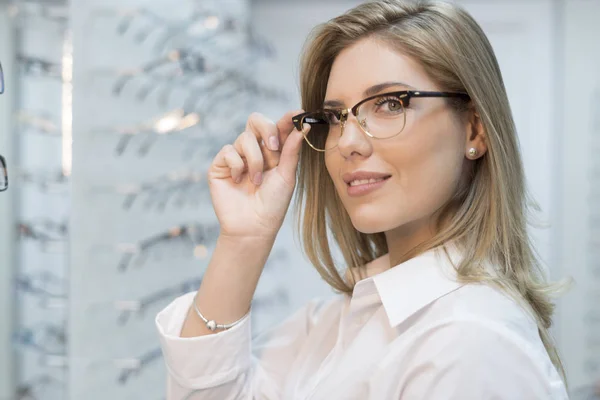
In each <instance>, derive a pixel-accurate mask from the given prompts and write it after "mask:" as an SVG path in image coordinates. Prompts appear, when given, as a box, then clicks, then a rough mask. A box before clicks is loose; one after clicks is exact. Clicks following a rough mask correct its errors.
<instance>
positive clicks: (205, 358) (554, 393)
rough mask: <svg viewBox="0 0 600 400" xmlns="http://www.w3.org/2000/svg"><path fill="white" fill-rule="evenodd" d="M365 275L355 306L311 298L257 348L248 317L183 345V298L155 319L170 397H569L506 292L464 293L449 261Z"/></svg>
mask: <svg viewBox="0 0 600 400" xmlns="http://www.w3.org/2000/svg"><path fill="white" fill-rule="evenodd" d="M456 254H457V253H456V251H454V252H453V253H452V259H453V260H454V261H455V262H456V261H457V259H456V258H455V257H456ZM366 270H367V271H368V273H367V277H365V278H364V279H362V280H360V281H359V282H357V284H356V286H355V288H354V292H353V294H352V296H349V295H346V294H340V295H335V296H334V297H332V298H316V299H313V300H312V301H310V302H309V303H308V304H307V305H306V306H304V307H302V308H301V309H300V310H298V311H297V312H295V313H294V314H293V315H291V316H290V317H289V318H287V319H286V320H285V321H284V322H283V323H281V324H280V325H278V326H276V327H274V328H272V329H270V330H268V331H266V332H263V333H262V334H261V335H259V336H258V337H257V338H256V339H255V340H254V341H252V339H251V327H250V323H251V319H250V315H248V316H247V317H246V318H244V320H243V321H242V322H241V323H240V324H238V325H236V326H234V327H233V328H231V329H229V330H226V331H222V332H219V333H216V334H212V335H207V336H200V337H196V338H181V337H179V334H180V332H181V328H182V326H183V321H184V320H185V317H186V314H187V312H188V309H189V307H190V305H191V302H192V298H193V296H194V293H188V294H186V295H184V296H182V297H179V298H177V299H176V300H175V301H173V302H172V303H171V304H170V305H169V306H167V307H166V308H165V309H164V310H163V311H161V312H160V313H159V314H158V316H157V317H156V326H157V328H158V331H159V335H160V340H161V346H162V349H163V353H164V358H165V362H166V365H167V370H168V380H167V392H168V397H167V398H168V399H169V400H180V399H192V400H200V399H214V400H228V399H231V400H233V399H247V400H250V399H257V400H263V399H264V400H277V399H282V400H301V399H302V400H304V399H311V400H337V399H343V400H388V399H403V400H413V399H423V400H437V399H442V400H471V399H472V400H484V399H490V400H491V399H495V400H536V399H543V400H554V399H567V398H568V396H567V392H566V390H565V386H564V384H563V382H562V380H561V378H560V376H559V374H558V373H557V371H556V369H555V367H554V366H553V364H552V362H551V361H550V358H549V356H548V354H547V352H546V350H545V348H544V345H543V344H542V341H541V339H540V337H539V334H538V330H537V325H536V323H535V320H534V319H533V318H532V317H531V316H530V315H529V314H528V313H526V312H525V311H524V309H523V308H522V307H521V306H519V305H518V304H517V303H516V302H515V301H513V300H512V299H510V298H509V297H508V296H506V295H505V294H503V293H502V292H501V291H499V290H497V289H494V288H492V287H490V286H487V285H483V284H462V283H458V282H457V281H456V280H455V277H456V274H455V272H454V269H453V268H452V264H451V263H450V262H449V261H448V260H447V258H446V257H445V255H443V253H442V252H438V251H437V250H435V249H434V250H430V251H428V252H426V253H424V254H421V255H419V256H417V257H415V258H413V259H411V260H408V261H406V262H404V263H402V264H399V265H397V266H395V267H394V268H389V257H388V256H387V255H386V256H383V257H381V258H378V259H377V260H374V261H373V262H372V263H370V264H369V265H368V266H367V268H366Z"/></svg>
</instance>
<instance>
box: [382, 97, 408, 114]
mask: <svg viewBox="0 0 600 400" xmlns="http://www.w3.org/2000/svg"><path fill="white" fill-rule="evenodd" d="M377 108H378V109H380V110H381V111H390V112H398V111H402V109H403V107H402V102H401V101H400V100H397V99H394V98H392V99H389V98H388V99H382V100H380V101H378V102H377Z"/></svg>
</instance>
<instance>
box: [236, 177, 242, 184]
mask: <svg viewBox="0 0 600 400" xmlns="http://www.w3.org/2000/svg"><path fill="white" fill-rule="evenodd" d="M241 181H242V176H241V175H240V176H238V177H237V179H236V180H235V183H240V182H241Z"/></svg>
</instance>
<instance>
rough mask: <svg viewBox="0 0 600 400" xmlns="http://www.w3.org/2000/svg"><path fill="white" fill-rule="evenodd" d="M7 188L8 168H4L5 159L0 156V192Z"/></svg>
mask: <svg viewBox="0 0 600 400" xmlns="http://www.w3.org/2000/svg"><path fill="white" fill-rule="evenodd" d="M6 189H8V169H7V168H6V160H5V159H4V157H2V156H0V192H4V191H5V190H6Z"/></svg>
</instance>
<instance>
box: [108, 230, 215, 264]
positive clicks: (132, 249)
mask: <svg viewBox="0 0 600 400" xmlns="http://www.w3.org/2000/svg"><path fill="white" fill-rule="evenodd" d="M219 230H220V226H219V225H218V224H213V225H202V224H195V225H180V226H175V227H173V228H171V229H168V230H166V231H164V232H161V233H159V234H156V235H154V236H150V237H147V238H146V239H143V240H141V241H139V242H137V243H122V244H119V245H118V246H117V247H118V249H119V252H120V253H122V257H121V260H120V262H119V264H118V267H117V269H118V270H119V271H121V272H125V271H127V269H129V267H130V266H131V265H132V264H135V265H138V266H139V265H143V264H145V263H146V261H147V259H148V257H149V256H150V255H151V254H153V255H154V256H155V257H156V256H159V255H160V253H161V250H162V252H163V253H167V254H168V255H169V257H174V256H175V255H181V256H188V257H189V256H193V257H195V258H200V259H202V258H205V257H206V256H207V254H208V249H207V245H211V244H213V243H214V242H215V241H216V240H217V237H218V234H219ZM134 259H135V262H134Z"/></svg>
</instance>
